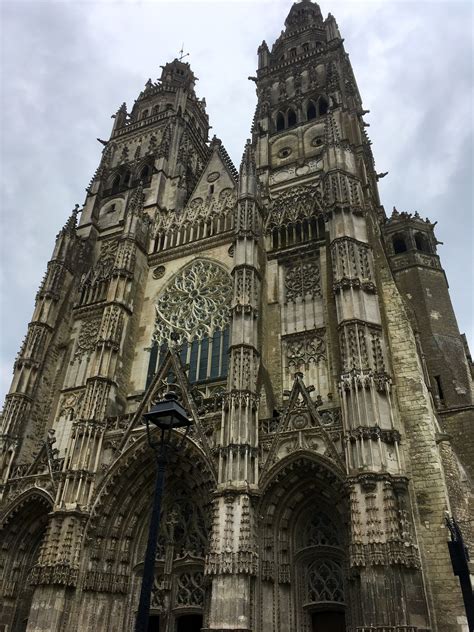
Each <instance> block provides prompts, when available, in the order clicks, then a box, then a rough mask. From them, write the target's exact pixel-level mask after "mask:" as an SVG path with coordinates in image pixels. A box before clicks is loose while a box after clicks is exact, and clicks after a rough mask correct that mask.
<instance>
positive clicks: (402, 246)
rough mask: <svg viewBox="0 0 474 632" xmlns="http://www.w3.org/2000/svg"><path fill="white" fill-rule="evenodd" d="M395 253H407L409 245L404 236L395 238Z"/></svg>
mask: <svg viewBox="0 0 474 632" xmlns="http://www.w3.org/2000/svg"><path fill="white" fill-rule="evenodd" d="M392 243H393V251H394V253H395V254H396V255H398V254H400V253H401V252H406V251H407V244H406V241H405V238H404V237H403V236H402V235H396V236H395V237H394V238H393V242H392Z"/></svg>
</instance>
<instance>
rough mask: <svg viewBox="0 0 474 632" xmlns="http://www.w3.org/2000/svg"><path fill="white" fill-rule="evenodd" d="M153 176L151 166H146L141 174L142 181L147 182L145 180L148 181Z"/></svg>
mask: <svg viewBox="0 0 474 632" xmlns="http://www.w3.org/2000/svg"><path fill="white" fill-rule="evenodd" d="M150 176H151V169H150V166H149V165H145V166H144V167H143V169H142V170H141V172H140V180H143V182H145V180H148V178H149V177H150Z"/></svg>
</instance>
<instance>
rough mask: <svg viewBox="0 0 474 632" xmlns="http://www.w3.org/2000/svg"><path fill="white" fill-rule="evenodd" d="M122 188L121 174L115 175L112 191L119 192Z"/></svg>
mask: <svg viewBox="0 0 474 632" xmlns="http://www.w3.org/2000/svg"><path fill="white" fill-rule="evenodd" d="M119 189H120V176H115V178H114V181H113V182H112V193H117V192H118V190H119Z"/></svg>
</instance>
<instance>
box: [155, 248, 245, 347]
mask: <svg viewBox="0 0 474 632" xmlns="http://www.w3.org/2000/svg"><path fill="white" fill-rule="evenodd" d="M231 296H232V288H231V284H230V279H229V275H228V274H227V272H226V271H225V270H224V268H222V266H220V265H218V264H216V263H213V262H211V261H208V260H198V261H194V262H193V263H192V264H191V265H189V266H187V267H186V268H184V269H183V270H182V271H181V272H179V273H178V274H177V275H176V276H175V277H174V279H173V280H172V282H171V283H170V284H169V285H168V286H167V287H166V288H165V289H164V291H163V292H162V293H161V294H160V296H159V298H158V301H157V304H156V316H157V318H156V326H155V331H154V334H153V340H154V342H156V343H157V344H159V345H161V344H163V343H164V342H166V343H168V341H169V340H170V339H171V334H174V336H175V337H176V336H177V338H178V340H176V338H175V342H176V343H177V344H178V345H179V344H180V343H182V342H184V341H191V340H193V339H194V338H198V339H200V338H203V337H204V336H206V335H212V333H213V332H214V330H216V329H220V330H223V329H224V328H225V327H226V326H227V325H228V323H229V317H230V313H229V303H230V299H231Z"/></svg>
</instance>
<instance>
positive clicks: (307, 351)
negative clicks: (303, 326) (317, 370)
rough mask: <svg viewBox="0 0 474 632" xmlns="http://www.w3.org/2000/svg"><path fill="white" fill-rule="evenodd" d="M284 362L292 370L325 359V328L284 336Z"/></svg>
mask: <svg viewBox="0 0 474 632" xmlns="http://www.w3.org/2000/svg"><path fill="white" fill-rule="evenodd" d="M284 344H285V353H286V364H287V367H288V368H289V369H291V370H293V371H299V370H301V368H302V367H306V368H307V367H308V366H309V365H310V364H311V363H313V364H317V363H318V362H320V361H321V360H325V359H326V341H325V330H324V329H317V330H314V331H309V332H305V333H302V334H291V335H290V336H286V337H285V338H284Z"/></svg>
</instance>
